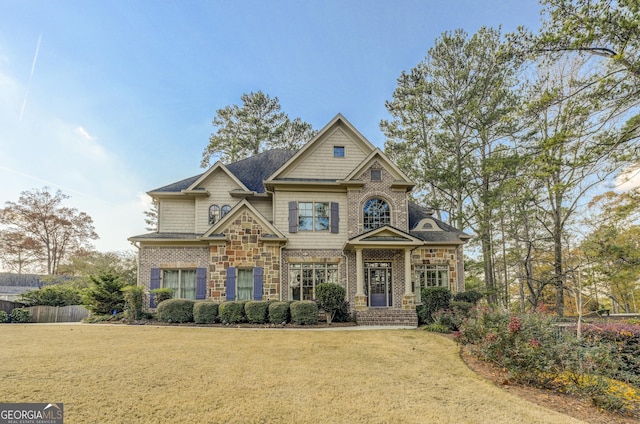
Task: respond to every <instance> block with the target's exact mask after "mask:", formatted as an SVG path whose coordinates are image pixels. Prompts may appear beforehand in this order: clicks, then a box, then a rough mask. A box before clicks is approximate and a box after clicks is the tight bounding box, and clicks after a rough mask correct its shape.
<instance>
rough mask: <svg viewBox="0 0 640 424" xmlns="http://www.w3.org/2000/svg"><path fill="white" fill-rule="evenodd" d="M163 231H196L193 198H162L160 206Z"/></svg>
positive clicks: (161, 229)
mask: <svg viewBox="0 0 640 424" xmlns="http://www.w3.org/2000/svg"><path fill="white" fill-rule="evenodd" d="M158 211H159V217H160V219H159V223H158V227H159V231H160V232H161V233H193V232H194V231H195V202H194V200H193V199H189V198H185V199H161V200H160V206H159V209H158Z"/></svg>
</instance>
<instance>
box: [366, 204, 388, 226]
mask: <svg viewBox="0 0 640 424" xmlns="http://www.w3.org/2000/svg"><path fill="white" fill-rule="evenodd" d="M363 221H364V222H363V224H364V230H365V231H369V230H373V229H374V228H378V227H382V226H384V225H389V224H391V210H390V209H389V204H388V203H387V202H385V201H384V200H382V199H377V198H374V199H370V200H368V201H367V202H366V203H365V204H364V208H363Z"/></svg>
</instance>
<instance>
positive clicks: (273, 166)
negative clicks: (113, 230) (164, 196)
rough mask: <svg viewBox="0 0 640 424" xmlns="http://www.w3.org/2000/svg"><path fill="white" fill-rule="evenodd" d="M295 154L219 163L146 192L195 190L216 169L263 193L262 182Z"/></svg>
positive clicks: (276, 152) (286, 152)
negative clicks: (191, 175)
mask: <svg viewBox="0 0 640 424" xmlns="http://www.w3.org/2000/svg"><path fill="white" fill-rule="evenodd" d="M295 153H296V151H295V150H286V149H274V150H269V151H266V152H262V153H259V154H257V155H256V156H252V157H250V158H246V159H242V160H239V161H237V162H234V163H231V164H229V165H226V166H225V165H223V164H222V163H220V162H217V163H216V164H214V165H213V166H212V167H211V168H209V169H208V170H207V171H206V172H203V173H202V174H198V175H194V176H193V177H189V178H185V179H184V180H180V181H177V182H175V183H171V184H168V185H166V186H163V187H159V188H157V189H155V190H151V191H149V192H148V194H149V195H153V194H161V193H181V192H183V191H185V190H187V191H188V190H192V191H193V190H195V189H197V186H198V184H199V183H200V182H202V181H203V180H204V179H205V178H206V177H207V176H209V175H210V174H211V173H213V171H214V170H216V169H222V170H224V171H225V172H227V173H228V174H229V176H230V177H232V178H233V179H235V180H236V181H237V182H239V184H240V185H241V186H242V187H243V188H246V190H248V191H252V192H256V193H264V191H265V190H264V185H263V184H262V181H263V180H265V179H267V177H268V176H269V175H271V174H272V173H274V172H275V171H276V170H277V169H279V168H280V167H281V166H282V165H283V164H284V163H285V162H287V160H289V158H291V157H292V156H293V155H294V154H295Z"/></svg>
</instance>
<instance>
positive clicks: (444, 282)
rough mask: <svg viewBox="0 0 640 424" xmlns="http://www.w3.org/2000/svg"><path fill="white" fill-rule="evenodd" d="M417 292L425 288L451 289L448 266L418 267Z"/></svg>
mask: <svg viewBox="0 0 640 424" xmlns="http://www.w3.org/2000/svg"><path fill="white" fill-rule="evenodd" d="M415 282H416V286H417V287H416V288H417V290H416V291H419V290H420V289H421V288H423V287H445V288H449V266H448V265H416V277H415Z"/></svg>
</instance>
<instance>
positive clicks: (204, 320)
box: [193, 302, 218, 324]
mask: <svg viewBox="0 0 640 424" xmlns="http://www.w3.org/2000/svg"><path fill="white" fill-rule="evenodd" d="M217 318H218V304H217V303H215V302H196V303H195V304H194V305H193V322H195V323H196V324H213V323H214V322H216V319H217Z"/></svg>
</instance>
